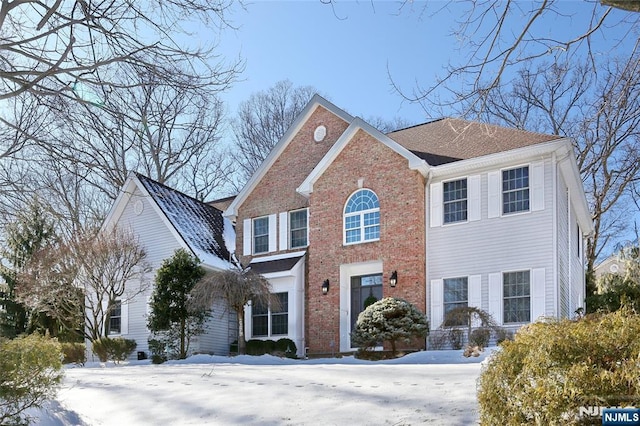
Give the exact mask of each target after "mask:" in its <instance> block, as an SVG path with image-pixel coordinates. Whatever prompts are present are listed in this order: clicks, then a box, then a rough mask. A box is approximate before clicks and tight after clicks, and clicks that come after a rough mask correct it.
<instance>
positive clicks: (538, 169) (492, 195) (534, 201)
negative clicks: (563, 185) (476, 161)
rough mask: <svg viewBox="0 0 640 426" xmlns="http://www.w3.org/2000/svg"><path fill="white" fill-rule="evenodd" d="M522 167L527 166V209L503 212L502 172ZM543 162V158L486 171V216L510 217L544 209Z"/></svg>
mask: <svg viewBox="0 0 640 426" xmlns="http://www.w3.org/2000/svg"><path fill="white" fill-rule="evenodd" d="M522 167H529V187H528V189H529V209H528V210H522V211H518V212H512V213H504V196H503V191H502V172H503V171H505V170H514V169H519V168H522ZM544 173H545V164H544V160H542V161H535V162H530V163H525V164H517V165H513V166H508V167H503V168H501V169H500V170H496V171H492V172H489V173H487V186H488V188H487V197H488V207H487V210H488V211H487V216H488V217H489V218H496V217H511V216H518V215H522V214H529V213H531V212H535V211H540V210H544V208H545V206H544V196H545V190H544V185H545V176H544Z"/></svg>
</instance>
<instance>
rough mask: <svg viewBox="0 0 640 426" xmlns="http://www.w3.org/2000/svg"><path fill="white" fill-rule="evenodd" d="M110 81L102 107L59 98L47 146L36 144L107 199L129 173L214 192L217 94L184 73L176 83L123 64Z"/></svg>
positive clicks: (219, 171)
mask: <svg viewBox="0 0 640 426" xmlns="http://www.w3.org/2000/svg"><path fill="white" fill-rule="evenodd" d="M177 71H178V70H177ZM180 73H182V71H180ZM118 81H120V82H121V83H122V84H123V85H125V86H127V87H126V88H123V89H120V90H118V91H117V92H114V93H112V94H111V96H110V98H109V99H108V100H107V101H106V102H105V104H104V107H103V108H94V107H92V106H90V105H86V104H85V105H81V104H77V103H75V104H74V103H73V102H63V103H61V104H60V107H59V108H58V109H57V116H58V118H59V120H58V122H60V123H63V124H62V127H61V128H60V129H59V131H58V132H56V133H55V137H56V141H55V144H54V145H53V146H51V145H47V146H42V147H41V148H42V150H45V148H47V150H46V152H47V155H49V156H50V157H51V158H53V159H54V160H55V161H57V162H59V163H61V164H62V166H63V167H64V168H69V169H73V168H77V167H78V166H77V165H78V164H79V165H80V168H81V169H82V170H86V171H90V173H87V176H86V182H87V183H89V184H90V185H92V186H94V187H95V188H97V189H98V190H99V191H100V192H102V193H104V194H107V196H108V197H109V198H111V199H114V198H115V197H116V196H117V193H118V191H119V189H120V187H121V186H122V184H123V183H124V182H125V180H126V178H127V177H128V175H129V173H130V172H131V171H138V172H141V173H143V174H145V175H147V176H149V177H151V178H152V179H154V180H157V181H158V182H161V183H167V184H171V185H172V186H174V187H177V188H178V189H180V190H183V191H184V192H187V193H192V194H194V195H195V196H199V197H200V198H201V199H203V198H205V197H207V196H208V195H209V194H211V193H212V192H213V191H215V190H219V186H220V185H221V183H222V181H223V179H222V178H223V177H224V175H225V174H226V173H227V170H224V169H223V167H224V163H223V162H221V160H220V158H221V155H220V153H219V151H220V150H219V149H218V145H219V144H218V142H219V139H220V134H221V132H222V116H223V114H222V103H221V102H220V100H219V99H218V98H217V95H216V94H215V93H212V92H210V91H207V90H203V89H202V88H200V87H199V85H198V83H197V82H196V81H193V80H191V79H190V78H188V77H187V78H185V79H183V81H181V83H180V84H179V85H176V84H175V82H166V81H163V80H159V79H158V78H156V77H155V76H154V75H152V74H149V73H148V72H147V71H146V70H144V69H139V68H136V67H131V66H127V67H125V68H123V70H122V77H121V78H120V79H119V80H118Z"/></svg>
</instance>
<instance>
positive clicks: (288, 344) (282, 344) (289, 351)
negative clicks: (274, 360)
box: [275, 337, 298, 358]
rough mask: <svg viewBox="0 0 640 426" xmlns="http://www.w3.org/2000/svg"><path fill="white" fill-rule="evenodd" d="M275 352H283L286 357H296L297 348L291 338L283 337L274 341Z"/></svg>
mask: <svg viewBox="0 0 640 426" xmlns="http://www.w3.org/2000/svg"><path fill="white" fill-rule="evenodd" d="M275 350H276V351H277V352H279V353H282V354H284V355H285V356H286V357H287V358H297V355H296V354H297V353H298V348H297V347H296V344H295V343H294V341H293V340H291V339H287V338H286V337H283V338H282V339H278V341H277V342H276V349H275Z"/></svg>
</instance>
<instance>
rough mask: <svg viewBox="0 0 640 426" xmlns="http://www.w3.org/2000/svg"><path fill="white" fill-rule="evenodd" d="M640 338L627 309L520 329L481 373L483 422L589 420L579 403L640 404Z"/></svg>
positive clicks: (636, 319) (637, 322) (639, 326)
mask: <svg viewBox="0 0 640 426" xmlns="http://www.w3.org/2000/svg"><path fill="white" fill-rule="evenodd" d="M639 335H640V316H639V315H637V314H635V313H634V312H633V311H632V310H630V309H627V308H623V309H621V310H619V311H616V312H614V313H610V314H593V315H588V316H586V317H584V318H581V319H579V320H561V321H551V322H537V323H533V324H529V325H527V326H525V327H523V328H521V329H520V331H518V333H517V334H516V335H515V338H514V340H513V341H504V342H503V343H502V345H501V346H502V348H501V350H500V351H498V352H497V353H495V354H494V355H493V356H492V357H491V358H490V359H489V362H488V363H487V365H486V366H485V367H484V368H483V370H482V373H481V375H480V378H479V381H478V402H479V404H480V421H481V423H482V424H484V425H495V424H509V425H511V424H563V425H564V424H582V423H584V422H586V421H589V420H593V419H584V418H580V407H591V406H596V407H600V406H604V407H615V406H627V405H636V406H637V405H638V404H639V403H640V397H638V395H640V380H638V378H639V377H640V362H638V360H639V359H640V339H638V336H639Z"/></svg>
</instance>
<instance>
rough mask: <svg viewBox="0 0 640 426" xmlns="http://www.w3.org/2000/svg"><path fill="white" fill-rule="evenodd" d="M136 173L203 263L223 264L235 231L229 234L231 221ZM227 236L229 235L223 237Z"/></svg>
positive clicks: (233, 239) (215, 209)
mask: <svg viewBox="0 0 640 426" xmlns="http://www.w3.org/2000/svg"><path fill="white" fill-rule="evenodd" d="M136 177H137V179H138V180H139V181H140V183H141V184H142V185H143V186H144V188H145V189H146V192H147V193H148V194H149V196H150V197H151V198H152V199H153V201H154V202H155V204H156V205H157V206H158V207H159V209H160V210H161V211H162V213H163V214H164V216H165V217H166V218H167V220H168V221H169V223H170V224H171V225H172V226H173V227H174V229H175V230H176V231H177V232H178V234H180V237H181V238H182V239H183V240H184V242H185V243H186V244H187V245H188V246H189V248H191V250H192V251H193V253H194V254H195V255H196V256H198V257H199V258H200V260H201V261H202V262H203V263H205V264H207V265H209V266H216V267H225V266H227V262H228V261H229V259H230V253H229V250H228V248H227V243H228V244H230V245H231V247H233V245H234V244H235V234H232V232H233V230H232V225H231V223H230V222H229V221H227V220H225V219H224V218H223V217H222V212H221V211H220V210H218V209H217V208H215V207H213V206H211V205H208V204H205V203H203V202H201V201H198V200H196V199H195V198H191V197H189V196H188V195H186V194H183V193H182V192H180V191H177V190H175V189H173V188H170V187H168V186H166V185H163V184H161V183H159V182H156V181H154V180H152V179H149V178H148V177H146V176H143V175H141V174H138V173H136ZM230 228H231V229H230ZM230 230H231V233H230V232H229V231H230ZM228 238H231V239H230V240H229V241H225V240H227V239H228ZM220 261H223V262H224V263H221V262H220Z"/></svg>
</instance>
